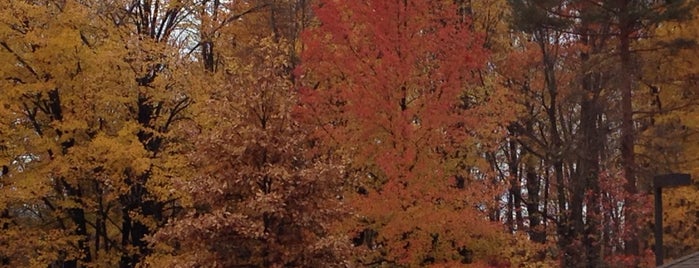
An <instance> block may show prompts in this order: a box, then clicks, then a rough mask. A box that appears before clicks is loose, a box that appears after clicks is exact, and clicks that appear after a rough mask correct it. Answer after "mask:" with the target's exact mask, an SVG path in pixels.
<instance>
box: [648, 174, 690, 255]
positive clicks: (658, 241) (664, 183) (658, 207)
mask: <svg viewBox="0 0 699 268" xmlns="http://www.w3.org/2000/svg"><path fill="white" fill-rule="evenodd" d="M690 184H692V177H691V176H690V175H689V174H682V173H671V174H664V175H658V176H655V177H653V192H654V195H655V265H656V266H660V265H663V256H664V255H663V254H664V253H663V187H676V186H684V185H690Z"/></svg>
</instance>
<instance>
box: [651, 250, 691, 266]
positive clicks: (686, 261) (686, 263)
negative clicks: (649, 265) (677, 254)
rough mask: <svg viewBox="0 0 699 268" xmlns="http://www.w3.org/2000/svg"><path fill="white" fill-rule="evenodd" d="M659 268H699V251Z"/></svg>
mask: <svg viewBox="0 0 699 268" xmlns="http://www.w3.org/2000/svg"><path fill="white" fill-rule="evenodd" d="M658 267H659V268H699V251H698V252H695V253H694V254H690V255H687V256H684V257H682V258H679V259H676V260H673V261H671V262H668V263H666V264H665V265H663V266H658Z"/></svg>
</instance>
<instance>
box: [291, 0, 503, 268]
mask: <svg viewBox="0 0 699 268" xmlns="http://www.w3.org/2000/svg"><path fill="white" fill-rule="evenodd" d="M315 14H316V16H317V19H318V21H319V25H318V26H317V27H315V28H312V29H310V30H307V31H306V32H305V33H304V35H303V36H302V38H303V39H302V40H303V42H304V45H305V48H304V51H302V54H301V65H300V66H299V68H298V69H297V76H298V78H299V81H300V84H301V86H300V91H301V92H300V95H301V99H300V104H299V107H298V110H297V115H298V116H299V118H300V119H301V120H302V121H303V122H305V123H307V124H308V125H309V126H310V127H314V128H315V130H316V131H315V135H316V138H317V139H318V141H319V143H318V144H320V145H319V146H318V148H322V149H323V150H325V151H323V152H328V150H329V151H330V152H333V153H336V154H339V155H343V156H347V157H348V159H349V161H350V162H351V167H352V168H353V169H354V171H355V173H354V175H355V176H354V177H353V178H354V179H353V180H350V181H349V182H348V184H349V185H350V186H351V187H350V188H351V190H350V193H348V194H347V195H346V198H347V199H349V202H350V203H351V204H352V205H354V207H355V208H356V209H357V210H358V217H357V219H356V221H354V222H353V224H350V227H348V228H349V229H350V230H351V231H354V232H355V234H356V235H357V236H356V238H355V241H354V242H355V245H366V246H367V247H368V248H369V249H370V250H369V252H370V254H368V255H367V256H365V258H362V259H361V260H360V261H362V262H364V263H365V264H366V263H398V264H413V265H415V264H428V263H448V262H451V261H457V262H458V261H463V262H471V261H473V259H474V258H476V259H477V258H481V257H485V256H488V255H490V254H494V251H495V250H496V249H495V248H496V247H494V246H493V245H494V243H498V242H497V241H500V240H499V239H500V238H501V237H500V236H499V234H500V233H499V231H498V228H495V225H490V224H488V223H487V220H486V218H485V216H484V215H483V214H482V213H480V212H482V210H483V209H484V208H485V207H487V206H488V203H489V202H491V201H493V200H495V198H494V196H495V194H493V187H492V184H490V183H487V181H488V180H487V179H486V177H487V176H485V175H484V173H482V171H483V170H482V169H478V166H479V161H481V160H479V159H481V158H478V157H474V156H477V154H478V148H483V147H486V146H487V143H488V142H489V141H490V140H491V138H493V137H494V136H497V133H498V125H497V121H499V120H500V118H502V116H503V113H502V111H505V110H506V109H500V111H496V109H494V107H495V106H494V105H497V104H501V105H502V104H503V103H504V102H505V98H504V95H503V94H502V92H500V91H499V90H497V89H496V88H495V87H494V86H492V83H491V82H489V81H487V80H488V79H484V78H483V77H484V76H485V75H483V72H485V71H483V68H484V67H485V65H486V59H487V57H486V56H487V53H486V51H485V49H483V43H482V39H481V38H480V36H478V35H476V34H474V33H473V32H472V31H471V30H470V29H471V27H470V25H469V24H468V21H467V19H466V16H465V14H460V13H459V9H458V8H457V7H456V6H454V5H453V4H452V1H427V0H404V1H385V0H370V1H332V0H328V1H320V4H319V5H318V7H317V8H316V9H315ZM489 120H490V121H489ZM494 134H495V135H494ZM476 237H478V238H476ZM483 240H487V241H490V242H488V243H481V242H483ZM491 242H492V243H491ZM379 256H381V257H379Z"/></svg>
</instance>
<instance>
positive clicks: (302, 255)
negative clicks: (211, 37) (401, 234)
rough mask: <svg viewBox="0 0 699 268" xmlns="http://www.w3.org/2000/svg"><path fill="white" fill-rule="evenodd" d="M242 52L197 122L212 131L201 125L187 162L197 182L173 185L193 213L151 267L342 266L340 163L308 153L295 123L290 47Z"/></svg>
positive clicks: (270, 43) (256, 43)
mask: <svg viewBox="0 0 699 268" xmlns="http://www.w3.org/2000/svg"><path fill="white" fill-rule="evenodd" d="M245 46H247V47H249V48H250V50H248V51H249V52H250V54H247V55H246V56H245V58H238V59H232V58H229V60H230V61H229V62H228V63H227V64H226V65H225V69H226V72H227V74H226V75H225V77H226V81H228V85H227V86H226V87H222V88H213V89H212V90H213V92H211V93H210V94H211V95H210V96H211V98H210V99H207V100H204V101H202V102H201V103H200V104H199V105H201V106H202V108H201V109H202V111H203V112H201V113H200V114H199V116H201V117H202V119H201V121H200V122H202V123H205V122H206V121H208V120H216V122H215V124H202V129H201V130H200V131H201V132H200V133H199V134H198V135H197V141H198V142H197V147H196V149H195V150H194V151H193V152H192V153H191V155H190V157H191V159H192V165H193V167H192V168H194V169H196V170H198V171H199V172H198V174H199V175H197V176H196V177H193V178H188V177H185V178H179V179H177V185H178V187H179V188H180V189H182V190H183V191H186V192H189V193H191V195H189V196H188V199H187V200H188V203H189V204H191V208H190V207H189V206H188V210H187V211H188V212H187V213H186V214H185V215H183V217H181V218H179V219H177V220H176V221H173V222H172V223H171V224H169V225H168V226H167V227H166V228H164V229H163V230H161V231H160V232H158V234H157V235H156V236H155V240H156V242H159V244H160V245H164V246H163V247H162V254H163V255H155V256H154V257H153V259H152V261H150V262H149V263H151V264H153V265H158V266H162V265H166V264H169V265H180V266H192V265H202V264H206V265H207V266H220V267H231V266H262V267H277V266H280V267H281V266H303V267H310V266H323V267H330V266H344V263H345V260H346V258H347V256H346V254H347V253H348V251H347V250H348V245H349V240H348V239H347V238H344V237H343V236H333V235H332V233H331V232H330V229H329V226H330V225H331V224H332V223H333V222H334V221H336V220H338V219H340V218H341V217H342V216H343V215H344V213H345V212H344V210H343V205H342V203H341V200H340V199H339V196H340V193H339V190H340V186H341V182H342V170H343V167H342V165H341V164H342V163H341V162H340V161H339V160H341V159H333V158H329V157H325V156H314V155H312V154H309V153H307V152H306V150H305V148H307V146H308V145H307V144H306V138H305V137H304V131H303V130H302V129H300V128H299V126H298V124H296V123H295V122H294V120H293V119H292V118H291V117H290V111H291V110H290V109H291V108H292V107H293V104H294V99H295V98H294V94H293V93H294V92H293V90H292V85H293V84H292V82H291V80H290V74H289V73H288V71H289V68H288V66H287V65H288V64H289V62H288V58H287V57H288V53H290V47H289V45H288V44H285V43H284V42H282V41H274V38H263V39H258V40H253V41H251V43H250V44H245ZM168 245H169V246H168ZM167 254H172V256H171V257H167V256H168V255H167Z"/></svg>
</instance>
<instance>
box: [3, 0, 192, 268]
mask: <svg viewBox="0 0 699 268" xmlns="http://www.w3.org/2000/svg"><path fill="white" fill-rule="evenodd" d="M110 4H114V5H113V6H111V5H110ZM132 4H133V6H128V8H127V9H126V10H123V9H122V8H124V7H125V6H121V5H117V4H115V3H107V2H98V3H95V2H90V1H84V2H79V1H45V2H26V1H6V2H4V3H3V4H2V5H3V6H2V8H1V9H0V10H1V12H2V16H1V17H2V20H3V22H2V29H1V30H0V31H1V32H2V37H1V39H2V40H1V41H0V43H2V50H1V52H0V53H2V57H3V59H5V60H6V62H8V63H10V64H7V65H4V66H3V69H2V74H3V80H2V81H3V87H4V88H6V89H7V90H6V91H4V93H3V97H4V98H3V102H4V107H5V109H4V110H3V114H2V120H3V121H4V122H5V123H4V124H3V129H2V132H3V138H4V140H3V146H4V148H7V150H4V151H3V152H4V161H5V163H7V165H8V166H9V167H8V168H7V169H8V171H9V173H7V174H3V180H2V185H3V186H2V191H3V199H2V208H3V211H4V213H3V215H4V216H5V218H6V219H7V222H6V224H5V225H4V228H5V229H6V230H7V232H6V233H7V234H8V235H7V236H4V237H3V239H6V241H5V243H8V244H10V245H16V246H12V247H10V249H8V250H9V251H8V252H3V255H5V256H8V257H6V259H5V262H6V263H8V264H11V265H39V266H47V265H50V264H51V265H61V266H64V267H77V266H87V265H98V266H127V267H130V266H134V265H135V264H136V263H138V262H139V261H140V258H141V257H143V256H144V255H147V254H148V248H147V245H146V243H145V241H144V240H143V238H144V237H145V236H146V235H148V234H149V233H151V232H153V230H155V229H156V228H157V227H158V226H159V225H160V224H162V223H164V220H165V219H166V218H167V217H169V216H171V215H173V214H175V213H176V212H177V207H178V205H177V203H176V200H177V199H178V197H177V196H178V195H177V193H175V192H173V191H171V190H169V189H170V188H172V187H170V186H169V180H168V178H169V177H171V176H173V174H176V173H178V172H179V171H178V167H177V164H176V163H177V162H178V161H179V160H178V155H179V154H178V150H180V149H181V147H178V146H175V145H176V144H182V143H181V142H180V141H177V140H176V139H174V138H173V136H168V135H170V134H174V133H173V132H171V131H170V130H171V129H172V128H174V127H175V126H177V125H178V124H179V122H180V119H182V118H183V111H184V110H185V108H186V107H187V106H188V105H189V103H190V102H189V98H188V96H187V93H186V88H185V86H184V85H185V84H186V82H184V81H185V80H186V79H185V77H184V76H174V75H173V74H174V73H175V72H176V70H177V64H176V62H175V61H174V59H176V58H173V55H175V56H176V55H177V53H172V52H176V49H174V48H173V47H168V44H167V43H166V42H163V43H164V44H163V45H162V46H159V47H158V46H156V45H155V43H157V42H153V43H151V42H150V41H149V40H153V39H159V40H169V39H168V38H169V37H168V36H167V35H168V34H169V32H172V30H173V27H174V26H172V25H171V26H168V27H157V28H159V29H160V30H153V31H150V30H146V29H144V28H145V27H146V26H145V25H143V24H141V23H138V22H134V21H132V20H131V19H135V16H136V13H130V12H131V11H134V10H140V11H142V12H141V13H139V14H140V15H141V18H145V17H148V21H149V22H153V23H155V21H158V22H160V21H159V20H156V18H158V16H160V12H159V11H156V12H155V13H156V15H154V14H150V13H149V14H146V13H148V12H146V11H144V9H143V8H144V6H138V4H144V3H135V2H134V3H132ZM115 7H118V8H117V9H112V10H110V11H113V12H105V13H98V12H95V11H96V10H105V8H115ZM139 8H140V9H139ZM170 8H171V9H177V8H178V7H170ZM151 11H152V9H151ZM172 12H174V13H177V12H175V11H172V10H171V13H172ZM177 18H178V17H177V16H174V17H169V18H167V19H165V20H164V21H163V24H169V23H168V22H167V21H172V20H176V19H177ZM136 21H138V20H136ZM132 23H134V24H132ZM131 27H133V28H131ZM155 28H156V26H155V25H153V27H151V28H149V29H155ZM131 29H138V30H137V31H136V32H135V33H134V32H131V31H130V30H131ZM139 34H144V36H141V37H146V36H147V38H145V39H144V38H139ZM154 41H158V40H154ZM180 79H182V80H180ZM174 136H176V135H174ZM3 173H4V172H3ZM3 251H5V250H3Z"/></svg>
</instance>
